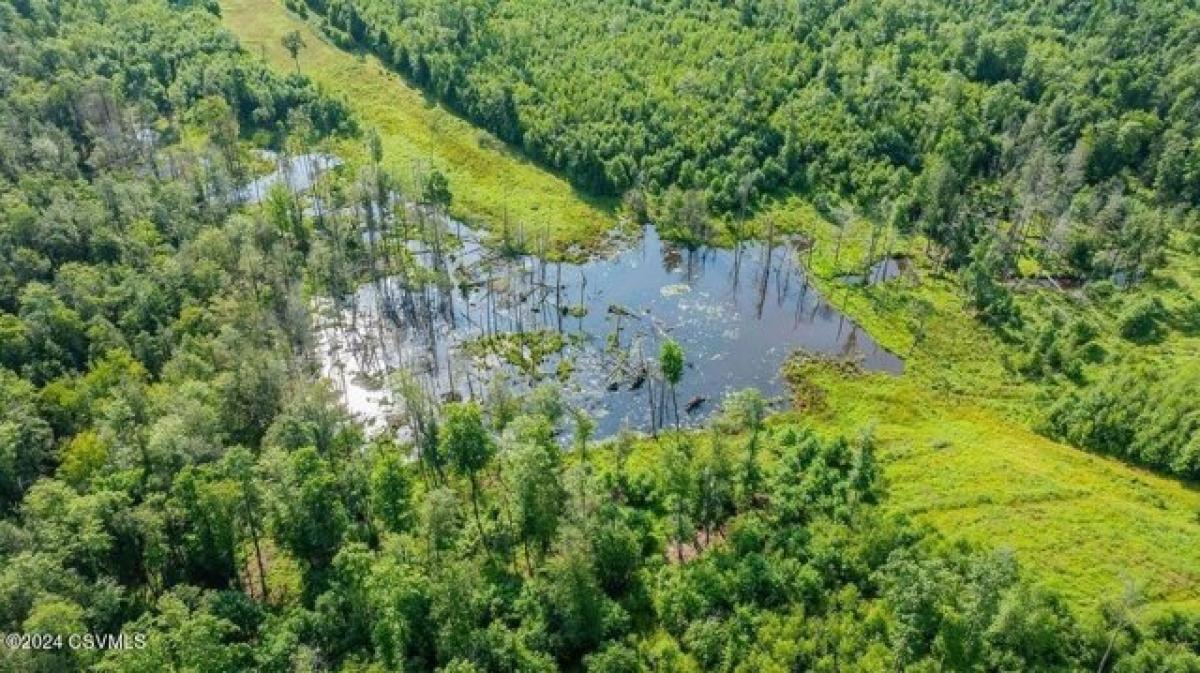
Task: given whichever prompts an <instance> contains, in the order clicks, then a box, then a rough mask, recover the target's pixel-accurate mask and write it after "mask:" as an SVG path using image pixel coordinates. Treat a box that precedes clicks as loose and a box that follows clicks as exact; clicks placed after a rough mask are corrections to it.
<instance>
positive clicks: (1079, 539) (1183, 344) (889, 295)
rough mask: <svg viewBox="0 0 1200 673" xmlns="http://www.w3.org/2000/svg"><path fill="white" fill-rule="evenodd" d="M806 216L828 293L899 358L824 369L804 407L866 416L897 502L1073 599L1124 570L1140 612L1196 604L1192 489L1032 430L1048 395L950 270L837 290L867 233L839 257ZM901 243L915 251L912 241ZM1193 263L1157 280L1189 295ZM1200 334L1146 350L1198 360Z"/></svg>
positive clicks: (1087, 602) (1114, 582) (830, 422)
mask: <svg viewBox="0 0 1200 673" xmlns="http://www.w3.org/2000/svg"><path fill="white" fill-rule="evenodd" d="M776 216H777V217H782V215H776ZM805 228H806V230H808V231H812V232H816V234H817V235H816V238H817V240H818V247H817V253H816V254H814V264H813V266H814V267H815V268H816V270H817V273H816V274H815V275H817V276H818V280H817V283H818V285H819V286H821V287H822V289H823V290H824V291H825V293H826V296H827V297H829V298H830V299H831V300H832V301H833V302H834V303H836V304H837V305H839V306H840V307H841V308H842V309H843V310H845V311H846V312H847V313H849V314H850V315H852V316H854V318H855V319H856V320H858V321H859V322H860V323H861V324H862V325H863V326H864V327H866V328H867V329H868V330H869V331H870V332H871V334H872V335H873V336H874V337H875V338H876V340H877V341H879V342H881V343H882V344H883V345H885V346H887V347H888V348H890V349H892V350H894V351H895V352H898V353H901V354H904V355H905V364H906V370H905V373H904V375H903V376H899V377H892V376H887V375H883V374H873V375H865V376H845V375H841V374H838V373H836V372H834V371H832V370H817V371H816V373H814V375H813V381H812V382H813V383H815V384H816V385H817V386H818V387H819V388H820V389H822V390H824V392H825V394H826V396H827V397H826V400H825V404H824V405H823V406H822V408H821V409H819V410H817V411H815V412H813V413H811V414H809V415H808V416H807V420H808V421H810V422H812V423H813V424H814V425H815V426H816V427H818V428H820V429H822V430H827V431H830V432H839V433H845V434H855V433H857V432H858V431H859V429H860V428H863V427H866V426H871V427H874V429H875V434H876V437H877V438H878V440H879V445H880V453H881V459H882V460H883V462H884V463H885V466H886V469H885V473H886V475H887V479H888V485H889V492H890V497H889V501H888V502H889V506H890V507H892V508H894V509H896V510H900V511H903V512H906V513H909V514H911V515H913V516H914V517H915V518H917V519H918V520H922V521H926V522H928V523H931V524H933V525H934V526H935V527H936V528H938V529H939V530H941V531H942V532H944V533H946V534H948V535H950V536H952V537H955V536H957V537H962V538H965V539H968V540H971V541H974V542H980V543H984V544H989V545H995V546H998V547H1007V548H1010V549H1013V550H1014V551H1016V552H1017V555H1018V558H1019V559H1020V560H1021V561H1022V563H1023V565H1024V567H1025V569H1026V570H1027V571H1028V572H1029V573H1031V575H1032V576H1034V577H1036V578H1038V579H1040V580H1041V581H1043V582H1045V583H1046V584H1047V585H1049V586H1052V587H1053V588H1055V589H1057V590H1059V591H1061V592H1062V593H1063V594H1064V595H1066V596H1067V597H1068V598H1069V599H1070V600H1071V602H1072V604H1073V605H1075V606H1076V607H1079V608H1088V607H1091V606H1094V605H1095V604H1097V603H1098V602H1100V601H1103V600H1104V599H1106V598H1109V597H1115V596H1118V595H1119V594H1120V593H1121V591H1122V588H1123V586H1124V585H1125V583H1126V582H1132V583H1134V584H1135V585H1136V586H1138V587H1139V588H1140V589H1141V591H1142V592H1143V595H1144V596H1145V598H1146V599H1147V601H1148V605H1147V606H1146V610H1145V612H1146V614H1153V613H1154V612H1157V611H1159V610H1162V609H1165V608H1169V607H1174V608H1178V609H1181V610H1186V611H1188V612H1191V613H1195V612H1200V491H1198V490H1197V489H1196V488H1195V486H1194V485H1188V484H1184V483H1181V482H1180V481H1178V480H1175V479H1171V478H1166V477H1160V476H1157V475H1155V474H1152V473H1150V472H1148V471H1146V470H1142V469H1139V468H1136V467H1131V466H1128V465H1126V464H1124V463H1121V462H1119V461H1116V460H1112V459H1108V458H1104V457H1101V456H1096V455H1092V454H1089V453H1086V452H1084V451H1081V450H1078V449H1075V448H1073V447H1069V446H1065V445H1063V444H1060V443H1058V442H1054V441H1051V440H1049V439H1046V438H1045V437H1042V436H1040V435H1038V434H1036V433H1034V432H1032V431H1031V430H1029V429H1028V425H1029V424H1030V422H1031V421H1032V420H1033V419H1034V418H1035V417H1036V416H1037V414H1038V413H1039V411H1040V409H1042V408H1044V406H1045V405H1046V404H1047V403H1048V402H1047V399H1046V398H1047V395H1048V394H1049V393H1048V391H1047V389H1044V388H1042V387H1040V386H1037V385H1034V384H1031V383H1028V382H1024V381H1021V380H1018V379H1017V378H1016V377H1013V376H1011V375H1009V374H1008V373H1007V372H1005V370H1004V368H1003V367H1002V365H1001V364H1000V363H1001V355H1002V354H1003V353H1004V352H1005V351H1006V349H1011V347H1010V346H1007V345H1005V344H1003V343H1001V342H1000V341H999V340H998V339H996V338H995V337H994V336H993V335H992V334H991V332H989V331H988V330H986V329H984V328H982V327H980V326H979V324H978V323H977V322H976V321H974V320H973V319H970V318H969V317H968V316H969V314H970V311H969V309H968V308H967V307H966V306H965V305H964V303H963V300H962V297H961V294H960V293H959V291H958V289H957V287H956V285H955V282H954V281H953V279H950V278H940V277H938V275H937V274H935V273H933V270H932V269H930V268H928V266H924V267H923V268H921V269H920V271H919V273H920V276H921V278H920V282H919V284H917V283H915V282H905V281H898V282H893V283H888V284H885V285H883V286H877V287H874V288H847V287H844V286H842V285H840V284H838V283H835V282H832V281H831V278H832V277H833V276H835V275H836V274H838V273H842V272H845V271H849V270H852V269H853V268H854V265H855V264H856V262H855V261H854V260H855V259H856V258H855V256H854V255H855V254H856V252H857V254H859V255H860V256H861V254H862V253H861V250H862V249H863V240H865V236H866V233H865V231H864V230H863V229H862V228H861V227H859V228H855V227H854V226H853V225H852V226H851V229H850V230H849V232H848V233H847V234H846V237H845V239H844V240H843V244H842V250H843V254H844V255H845V260H847V261H844V262H842V263H841V264H837V265H835V264H834V263H833V262H832V260H831V258H830V256H829V254H828V251H829V250H830V249H831V248H832V246H831V241H832V239H833V238H834V237H836V229H835V228H834V227H832V226H831V225H829V224H828V223H822V222H821V221H819V220H814V219H812V218H809V219H808V220H807V221H806V224H805ZM907 246H908V247H907V248H906V249H907V250H908V251H909V252H912V253H914V254H916V255H917V257H916V258H917V259H918V260H919V259H920V255H919V250H920V247H921V246H920V245H919V242H916V241H911V242H909V243H908V244H907ZM902 249H905V248H903V247H902ZM823 250H824V251H825V252H824V253H823V252H822V251H823ZM846 251H849V253H848V254H847V253H846ZM1195 271H1196V269H1195V264H1194V262H1193V261H1192V260H1190V258H1188V257H1186V256H1178V255H1174V256H1172V260H1171V264H1170V265H1169V267H1168V268H1167V270H1166V271H1165V272H1164V273H1163V274H1162V276H1163V277H1164V280H1163V281H1162V282H1163V284H1164V285H1166V286H1169V287H1173V288H1178V289H1177V290H1176V291H1177V292H1187V291H1188V289H1189V288H1191V287H1192V286H1193V284H1194V282H1195V278H1196V275H1195ZM1148 285H1150V286H1151V287H1154V286H1155V285H1156V283H1149V284H1148ZM1158 291H1160V292H1162V289H1161V288H1158ZM1054 300H1061V298H1054ZM1023 301H1029V299H1023ZM1167 301H1168V304H1170V303H1171V302H1172V301H1173V298H1172V297H1170V296H1167ZM1076 310H1079V309H1076ZM1098 318H1099V319H1101V320H1104V319H1105V318H1110V316H1098ZM1114 322H1115V320H1109V322H1108V324H1109V325H1110V326H1111V324H1112V323H1114ZM922 323H924V329H920V328H919V326H920V325H921V324H922ZM918 332H920V333H923V334H924V337H923V339H921V340H920V341H919V342H918V340H917V339H916V337H915V335H916V334H917V333H918ZM1196 341H1197V340H1196V338H1194V337H1184V336H1179V335H1174V336H1172V338H1171V339H1169V340H1168V341H1167V342H1166V343H1164V344H1163V345H1161V346H1158V347H1155V350H1154V351H1153V352H1152V353H1151V355H1153V356H1155V357H1162V358H1180V359H1183V358H1187V357H1195V353H1196V352H1197V350H1196V349H1197V343H1196ZM1106 345H1107V346H1108V347H1109V348H1112V349H1115V348H1117V345H1116V344H1115V343H1112V344H1106ZM1176 361H1181V360H1176ZM1092 375H1093V376H1094V377H1096V378H1099V377H1102V376H1104V375H1105V372H1104V371H1103V369H1101V370H1098V371H1094V372H1092Z"/></svg>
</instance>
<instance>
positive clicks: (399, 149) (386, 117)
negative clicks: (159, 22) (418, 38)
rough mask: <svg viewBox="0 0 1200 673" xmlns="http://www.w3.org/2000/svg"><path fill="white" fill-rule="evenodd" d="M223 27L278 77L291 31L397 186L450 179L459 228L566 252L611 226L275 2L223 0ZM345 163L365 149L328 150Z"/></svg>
mask: <svg viewBox="0 0 1200 673" xmlns="http://www.w3.org/2000/svg"><path fill="white" fill-rule="evenodd" d="M221 14H222V21H223V23H224V24H225V26H227V27H228V28H229V29H230V30H231V31H232V32H233V33H234V34H235V35H237V37H238V39H239V40H241V42H242V44H243V45H244V46H245V47H246V48H247V49H248V50H250V51H251V52H262V53H263V54H264V55H265V56H266V58H267V59H268V60H269V61H270V62H271V63H272V64H273V65H274V66H276V67H277V68H278V69H279V70H280V71H283V72H288V71H291V70H293V69H294V68H295V65H294V63H293V61H292V59H291V57H290V56H289V55H288V53H287V51H286V50H285V49H284V48H283V46H282V45H281V44H280V38H282V37H283V35H285V34H286V33H288V32H291V31H293V30H299V31H300V34H301V36H302V37H303V39H304V42H305V44H306V45H307V46H306V47H305V48H304V49H303V50H302V51H301V52H300V55H299V62H300V70H301V72H303V73H304V74H306V75H308V76H309V77H310V78H312V79H313V80H314V81H316V82H317V83H318V84H319V85H320V86H322V87H323V88H325V89H326V90H327V91H330V92H332V93H334V94H335V95H344V96H345V98H346V100H347V101H348V102H349V104H350V106H351V108H352V109H353V110H354V113H355V114H356V115H357V117H358V119H359V120H360V122H361V124H362V126H363V127H364V128H370V127H373V128H375V129H377V130H378V131H379V133H380V135H381V136H382V139H383V147H384V161H385V163H386V164H387V165H388V166H389V167H390V168H392V169H393V170H394V171H396V172H397V174H398V175H400V176H401V178H402V179H408V178H410V177H411V176H412V175H413V174H414V171H416V170H428V169H430V168H437V169H438V170H441V171H442V172H444V173H445V174H446V176H447V177H448V178H449V180H450V189H451V191H452V192H453V194H454V202H453V204H452V206H451V211H452V213H453V214H454V215H455V216H457V217H459V218H461V219H463V220H464V221H467V222H471V223H474V224H481V225H485V226H499V225H500V223H503V222H504V221H505V219H507V220H508V221H509V223H510V226H513V227H514V228H515V227H516V226H518V225H521V226H524V227H525V229H526V231H527V232H530V233H537V232H541V231H543V230H546V229H548V230H549V231H550V232H551V234H552V237H553V240H555V241H557V242H558V243H561V244H562V245H563V246H564V247H566V246H570V245H574V244H582V245H586V244H590V243H594V242H595V241H596V239H597V238H598V237H600V236H602V235H603V234H604V233H605V232H607V231H609V230H610V229H611V228H612V226H613V225H614V224H615V222H616V216H615V209H614V204H613V203H610V202H607V201H602V200H596V199H589V198H587V197H586V196H584V195H581V194H580V193H578V192H577V191H575V189H574V188H573V187H571V185H570V184H568V183H567V182H566V181H565V180H563V179H561V178H559V177H557V176H555V175H554V174H552V173H549V172H547V171H545V170H543V169H542V168H540V167H538V166H536V165H535V164H533V163H531V162H530V161H528V160H527V159H525V158H523V157H521V156H520V155H519V154H516V153H514V152H513V151H512V150H511V149H509V148H507V147H505V145H504V144H503V143H502V142H501V141H500V140H498V139H496V138H495V137H494V136H492V135H491V134H489V133H488V132H486V131H483V130H481V129H478V128H476V127H474V126H472V125H471V124H470V123H468V122H466V121H464V120H462V119H460V118H459V117H457V116H455V115H454V114H453V113H451V112H449V111H448V110H446V109H445V108H443V107H441V106H440V105H437V104H435V103H433V102H431V101H429V100H428V99H427V98H426V97H425V96H424V94H423V93H422V92H421V91H419V90H418V89H415V88H413V87H411V86H409V85H408V84H407V83H405V81H404V80H403V79H402V78H400V77H399V76H398V75H396V74H395V73H392V72H390V71H388V70H387V69H385V68H384V66H383V64H381V63H380V62H379V61H378V59H376V58H374V57H371V56H360V55H357V54H352V53H349V52H346V51H343V50H341V49H339V48H337V47H335V46H334V45H332V44H330V43H329V42H327V41H326V40H324V39H323V38H322V36H320V35H319V34H318V33H317V32H316V31H315V30H314V29H313V28H312V27H311V26H309V25H308V24H307V23H305V22H304V21H303V20H301V19H300V18H299V17H298V16H295V15H294V14H291V13H289V12H288V11H287V10H286V9H285V8H284V6H283V4H282V3H281V2H279V1H278V0H221ZM336 151H337V153H338V154H339V155H341V156H342V157H343V158H345V159H348V160H350V162H351V164H353V163H354V162H355V161H356V160H362V159H363V158H364V155H365V147H364V143H363V142H362V141H359V140H353V141H346V142H343V143H342V144H341V146H339V147H337V148H336Z"/></svg>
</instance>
